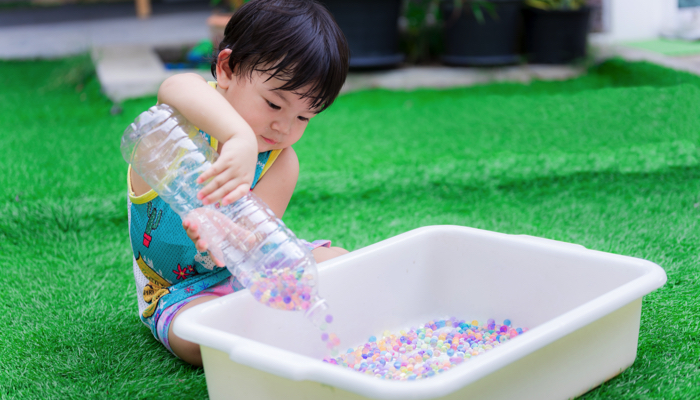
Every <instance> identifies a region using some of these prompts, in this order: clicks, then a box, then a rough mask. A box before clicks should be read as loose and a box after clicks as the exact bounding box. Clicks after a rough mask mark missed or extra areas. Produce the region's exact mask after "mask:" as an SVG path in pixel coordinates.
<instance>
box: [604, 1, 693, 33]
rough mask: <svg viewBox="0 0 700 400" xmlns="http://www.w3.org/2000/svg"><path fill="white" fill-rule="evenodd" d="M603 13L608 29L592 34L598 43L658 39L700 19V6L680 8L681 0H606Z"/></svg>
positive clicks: (605, 25)
mask: <svg viewBox="0 0 700 400" xmlns="http://www.w3.org/2000/svg"><path fill="white" fill-rule="evenodd" d="M603 13H604V14H603V24H604V27H605V32H604V33H596V34H593V35H591V40H592V41H593V42H594V43H596V42H597V43H619V42H630V41H636V40H645V39H654V38H658V37H659V36H660V35H661V33H662V32H672V31H674V30H676V29H677V28H678V27H679V26H681V25H687V24H688V23H693V24H694V23H695V22H694V21H697V20H700V10H698V9H684V10H680V11H679V10H678V0H605V3H604V4H603ZM695 14H697V15H698V18H696V19H693V17H692V16H693V15H695ZM688 21H691V22H688Z"/></svg>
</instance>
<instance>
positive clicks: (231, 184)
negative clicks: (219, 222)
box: [202, 179, 242, 204]
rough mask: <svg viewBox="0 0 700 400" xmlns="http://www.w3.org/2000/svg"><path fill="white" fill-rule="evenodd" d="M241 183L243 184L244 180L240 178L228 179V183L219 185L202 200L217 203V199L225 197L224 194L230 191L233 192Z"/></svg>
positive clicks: (206, 202)
mask: <svg viewBox="0 0 700 400" xmlns="http://www.w3.org/2000/svg"><path fill="white" fill-rule="evenodd" d="M241 184H242V182H241V180H240V179H234V180H231V181H228V182H227V183H226V184H224V185H222V186H221V187H219V188H218V189H216V190H214V191H213V192H212V193H210V194H209V195H207V196H206V197H205V198H204V199H203V200H202V203H203V204H211V203H216V202H217V201H219V200H221V199H222V198H224V196H226V195H228V194H229V193H231V192H232V191H234V190H235V189H236V188H237V187H238V186H240V185H241ZM241 196H242V195H241ZM236 200H237V199H236Z"/></svg>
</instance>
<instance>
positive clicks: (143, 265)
mask: <svg viewBox="0 0 700 400" xmlns="http://www.w3.org/2000/svg"><path fill="white" fill-rule="evenodd" d="M136 264H137V265H138V266H139V269H140V270H141V272H142V273H143V275H144V276H145V277H146V278H148V283H147V284H146V286H144V287H143V300H144V301H145V302H146V303H148V304H149V306H148V307H147V308H146V309H145V310H143V316H144V318H148V317H150V316H151V315H153V313H154V312H155V311H156V307H158V301H159V300H160V299H161V297H163V296H165V295H166V294H168V293H170V289H168V287H169V286H170V283H169V282H168V281H166V280H165V279H163V277H162V276H160V275H158V274H157V273H156V272H155V271H154V270H153V268H152V266H151V265H149V263H148V262H147V260H145V259H144V258H143V257H141V253H139V255H138V257H136ZM150 264H152V263H150Z"/></svg>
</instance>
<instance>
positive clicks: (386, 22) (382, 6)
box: [323, 0, 404, 68]
mask: <svg viewBox="0 0 700 400" xmlns="http://www.w3.org/2000/svg"><path fill="white" fill-rule="evenodd" d="M323 4H324V5H325V6H326V7H327V8H328V11H330V12H331V14H333V17H334V18H335V20H336V22H337V23H338V26H339V27H340V29H341V30H342V31H343V33H344V34H345V37H346V38H347V40H348V45H349V46H350V67H351V68H376V67H390V66H393V65H396V64H399V63H401V62H402V61H403V60H404V55H403V54H401V53H400V52H399V27H398V22H399V12H400V10H401V0H323Z"/></svg>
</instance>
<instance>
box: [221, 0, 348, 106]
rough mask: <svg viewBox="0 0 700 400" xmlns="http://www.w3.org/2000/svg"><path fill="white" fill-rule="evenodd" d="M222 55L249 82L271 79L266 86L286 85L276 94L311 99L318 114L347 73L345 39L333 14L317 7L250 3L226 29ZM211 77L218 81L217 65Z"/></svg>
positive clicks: (286, 1)
mask: <svg viewBox="0 0 700 400" xmlns="http://www.w3.org/2000/svg"><path fill="white" fill-rule="evenodd" d="M224 49H231V55H230V57H229V59H228V61H227V62H228V65H229V67H230V68H231V71H236V72H237V74H238V75H239V76H246V77H248V78H251V77H252V74H253V72H254V71H258V72H263V73H267V74H269V75H270V76H269V78H268V80H269V79H272V78H277V79H280V80H282V81H283V82H284V84H283V85H282V86H280V87H278V88H276V89H280V90H285V91H290V92H293V93H295V94H298V95H300V96H301V97H302V98H308V99H310V100H311V105H312V106H311V107H312V108H314V109H319V110H320V111H323V110H325V109H326V108H328V107H329V106H330V105H331V104H332V103H333V101H335V99H336V97H338V94H339V93H340V89H341V88H342V86H343V84H344V82H345V77H346V76H347V72H348V59H349V50H348V46H347V42H346V40H345V37H344V36H343V33H342V32H341V31H340V28H338V26H337V24H336V23H335V21H334V20H333V17H332V16H331V15H330V13H328V11H327V10H326V9H325V8H324V7H323V6H322V5H320V4H318V3H316V2H314V1H303V0H253V1H251V2H249V3H247V4H246V5H244V6H243V7H241V8H240V9H239V10H238V11H236V13H234V15H233V17H232V18H231V20H230V21H229V23H228V24H227V25H226V30H225V33H224V40H222V42H221V44H220V46H219V51H221V50H224ZM212 73H213V74H214V76H215V77H216V64H215V63H214V64H212ZM301 89H304V91H303V92H300V90H301ZM320 111H319V112H320Z"/></svg>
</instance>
